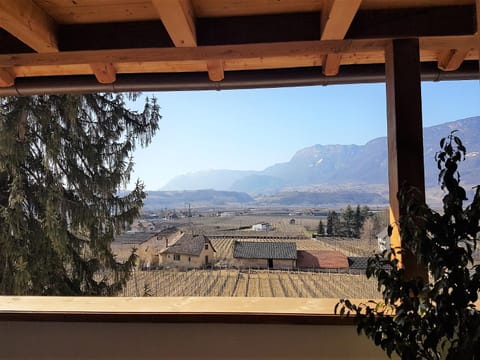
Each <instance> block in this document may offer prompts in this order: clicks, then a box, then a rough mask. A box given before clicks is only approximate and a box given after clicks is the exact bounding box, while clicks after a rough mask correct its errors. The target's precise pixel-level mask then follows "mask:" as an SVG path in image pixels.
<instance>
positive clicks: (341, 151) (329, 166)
mask: <svg viewBox="0 0 480 360" xmlns="http://www.w3.org/2000/svg"><path fill="white" fill-rule="evenodd" d="M452 130H459V132H458V134H459V136H460V137H461V138H462V140H463V142H464V144H465V146H466V148H467V150H468V154H467V158H466V161H465V162H464V163H463V164H462V166H461V168H460V171H461V174H462V181H463V182H464V183H465V184H469V185H473V184H476V183H477V182H479V180H478V176H477V174H479V173H480V156H479V153H480V117H479V116H477V117H472V118H467V119H462V120H457V121H452V122H448V123H445V124H441V125H437V126H433V127H428V128H425V129H424V149H425V173H426V185H427V187H430V186H436V184H437V174H438V171H437V168H436V163H435V161H434V156H435V152H436V151H437V150H438V143H439V140H440V138H442V137H444V136H446V135H448V134H449V133H450V132H451V131H452ZM387 165H388V163H387V138H386V137H381V138H377V139H373V140H371V141H369V142H367V143H366V144H365V145H313V146H310V147H307V148H304V149H301V150H299V151H297V152H296V153H295V154H294V155H293V157H292V158H291V159H290V161H288V162H285V163H279V164H274V165H272V166H270V167H267V168H266V169H264V170H263V171H258V172H253V171H232V170H213V171H203V172H201V173H192V174H187V175H182V176H180V177H177V178H175V179H173V180H172V181H170V182H169V184H168V185H167V186H166V187H165V189H202V188H212V189H216V190H226V189H228V190H232V191H241V192H247V193H250V194H265V193H267V194H268V193H270V194H272V193H276V192H278V191H281V190H285V189H287V188H292V187H299V186H303V187H304V186H315V185H319V184H320V185H321V184H331V185H338V184H386V183H387V176H388V175H387V174H388V166H387ZM220 181H221V183H220Z"/></svg>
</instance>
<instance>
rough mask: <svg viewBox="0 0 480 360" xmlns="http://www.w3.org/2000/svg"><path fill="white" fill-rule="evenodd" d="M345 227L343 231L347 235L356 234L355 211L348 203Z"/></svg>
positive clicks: (344, 220)
mask: <svg viewBox="0 0 480 360" xmlns="http://www.w3.org/2000/svg"><path fill="white" fill-rule="evenodd" d="M342 217H343V222H344V224H343V228H344V230H343V231H342V233H344V234H345V236H347V237H353V236H354V234H355V230H354V228H355V212H354V211H353V209H352V207H351V206H350V205H347V207H346V208H345V211H344V212H343V216H342Z"/></svg>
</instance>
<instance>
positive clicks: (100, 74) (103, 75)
mask: <svg viewBox="0 0 480 360" xmlns="http://www.w3.org/2000/svg"><path fill="white" fill-rule="evenodd" d="M90 68H91V69H92V71H93V73H94V75H95V77H96V78H97V81H98V82H99V83H101V84H111V83H114V82H115V81H116V80H117V70H116V69H115V66H113V64H111V63H94V64H90Z"/></svg>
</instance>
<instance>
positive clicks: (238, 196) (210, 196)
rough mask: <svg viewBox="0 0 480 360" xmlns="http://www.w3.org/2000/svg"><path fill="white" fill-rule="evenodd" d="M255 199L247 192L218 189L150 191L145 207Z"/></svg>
mask: <svg viewBox="0 0 480 360" xmlns="http://www.w3.org/2000/svg"><path fill="white" fill-rule="evenodd" d="M253 202H254V199H253V198H251V197H250V195H248V194H246V193H239V192H234V191H217V190H192V191H149V192H148V194H147V198H146V199H145V204H144V208H145V209H147V210H152V209H163V208H185V207H186V206H188V204H190V206H191V207H194V208H195V207H197V208H198V207H204V206H226V205H241V204H248V203H253Z"/></svg>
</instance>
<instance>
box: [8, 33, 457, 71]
mask: <svg viewBox="0 0 480 360" xmlns="http://www.w3.org/2000/svg"><path fill="white" fill-rule="evenodd" d="M386 42H387V40H382V39H380V40H326V41H319V40H317V41H299V42H283V43H265V44H245V45H230V46H229V45H221V46H199V47H189V48H147V49H135V50H134V51H132V49H115V50H88V51H68V52H67V51H65V52H60V53H56V54H31V53H30V54H7V55H0V67H16V66H46V65H74V64H95V63H112V64H116V63H138V62H142V63H148V62H168V61H169V62H178V63H182V62H189V61H204V62H206V61H209V60H218V59H222V60H223V61H226V60H239V61H242V60H250V59H259V60H260V61H262V59H271V58H292V59H298V58H317V57H318V56H321V55H326V54H329V53H336V54H351V53H358V54H361V53H369V52H370V53H371V52H383V51H384V49H385V44H386ZM448 44H449V43H446V44H444V45H446V46H448Z"/></svg>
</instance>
